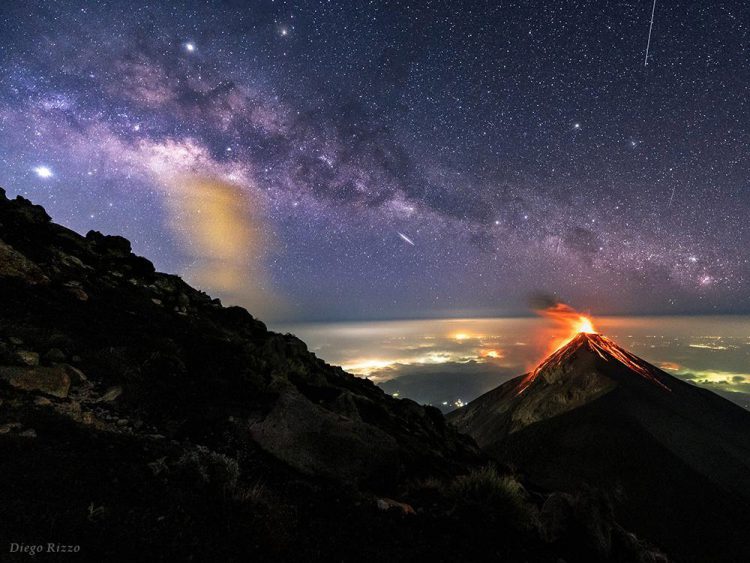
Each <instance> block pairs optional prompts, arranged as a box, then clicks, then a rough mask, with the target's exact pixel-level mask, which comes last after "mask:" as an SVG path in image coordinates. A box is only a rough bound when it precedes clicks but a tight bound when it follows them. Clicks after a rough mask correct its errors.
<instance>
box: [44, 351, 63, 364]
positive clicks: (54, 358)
mask: <svg viewBox="0 0 750 563" xmlns="http://www.w3.org/2000/svg"><path fill="white" fill-rule="evenodd" d="M42 360H44V361H45V362H46V363H48V364H59V363H62V362H64V361H65V360H66V357H65V353H64V352H63V351H62V350H60V349H59V348H50V349H49V350H47V352H45V354H44V355H43V356H42Z"/></svg>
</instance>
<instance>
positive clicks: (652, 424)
mask: <svg viewBox="0 0 750 563" xmlns="http://www.w3.org/2000/svg"><path fill="white" fill-rule="evenodd" d="M542 314H543V315H544V316H547V317H549V318H552V319H554V320H556V321H558V323H559V325H560V328H563V330H562V332H565V330H570V331H571V332H570V334H569V336H568V337H567V338H563V339H562V340H561V341H555V342H554V346H553V351H552V352H551V354H549V355H548V356H547V357H546V358H545V359H544V360H543V361H541V362H540V363H539V364H538V365H537V366H536V367H535V368H534V369H532V370H531V371H530V372H529V373H527V374H524V375H522V376H519V377H516V378H515V379H512V380H510V381H508V382H506V383H504V384H503V385H501V386H499V387H497V388H496V389H493V390H492V391H489V392H488V393H486V394H484V395H482V396H481V397H479V398H477V399H475V400H474V401H472V402H471V403H469V404H468V405H466V406H464V407H462V408H460V409H458V410H457V411H454V412H453V413H451V414H449V415H448V419H449V420H450V421H451V422H452V424H453V425H454V426H456V427H457V428H458V429H459V430H461V431H462V432H466V433H467V434H469V435H471V436H472V437H473V438H474V439H475V440H476V441H477V443H478V444H479V445H480V446H481V447H482V448H483V449H484V450H485V451H486V452H488V453H489V454H490V455H492V456H494V457H496V458H497V459H498V461H502V462H503V463H510V464H512V465H514V466H515V467H517V468H518V469H519V470H520V471H521V472H523V473H524V474H525V475H527V476H529V477H530V479H531V480H532V481H534V482H536V483H537V484H538V485H539V486H541V487H547V488H550V489H556V490H576V489H577V488H579V487H589V486H594V487H597V488H599V489H601V490H603V491H605V492H606V493H607V494H610V495H612V496H613V498H618V499H620V505H619V510H620V514H621V515H622V519H623V524H624V525H625V526H626V527H628V528H629V529H633V530H634V531H636V532H640V533H642V534H643V535H644V537H648V538H651V539H653V540H654V541H655V542H656V543H657V544H658V545H659V546H660V547H664V548H666V549H667V551H668V552H671V553H674V554H676V555H678V557H679V559H680V560H686V561H706V560H718V559H717V558H716V553H715V552H709V551H702V550H706V549H710V547H709V546H716V545H723V546H727V547H726V549H727V550H730V549H731V550H735V551H734V554H735V555H739V554H740V553H741V552H742V550H743V549H745V548H744V543H743V542H742V541H740V538H738V537H734V536H732V532H731V530H732V529H734V528H733V524H734V522H733V519H735V518H740V517H741V515H742V514H746V513H747V512H746V511H747V509H748V506H750V480H748V479H747V475H748V474H749V473H748V472H750V414H749V413H747V412H746V411H745V410H744V409H742V408H740V407H738V406H737V405H735V404H733V403H731V402H729V401H727V400H726V399H723V398H721V397H720V396H718V395H715V394H714V393H711V392H710V391H707V390H705V389H702V388H699V387H696V386H695V385H692V384H690V383H686V382H685V381H682V380H680V379H677V378H676V377H673V376H671V375H669V374H668V373H666V372H664V371H662V370H661V369H659V368H657V367H655V366H653V365H651V364H649V363H648V362H647V361H645V360H643V359H641V358H639V357H637V356H635V355H634V354H632V353H630V352H628V351H627V350H625V349H623V348H622V347H620V346H618V345H617V344H616V343H615V342H613V341H612V340H611V339H609V338H607V337H606V336H603V335H601V334H598V333H597V332H596V331H595V330H594V327H593V323H592V322H591V321H590V319H589V318H588V317H586V316H583V315H580V314H579V313H577V312H575V311H574V310H573V309H571V308H569V307H567V306H565V305H556V306H555V307H554V308H549V309H545V311H544V312H542ZM564 323H567V324H564ZM565 327H567V329H566V328H565ZM580 327H583V329H582V328H580ZM696 506H700V507H701V509H702V510H703V511H705V514H710V515H711V517H710V518H711V521H712V524H711V529H710V530H708V531H707V530H706V528H705V522H704V520H702V519H697V518H694V517H690V516H689V515H693V516H694V515H695V514H696ZM707 536H711V538H710V540H708V541H707ZM686 537H687V538H700V540H698V539H695V541H693V542H692V543H690V541H692V540H689V541H688V542H686V541H685V538H686ZM676 538H680V539H679V540H677V539H676ZM727 553H729V551H728V552H727ZM732 557H734V555H732V556H728V555H727V557H722V559H723V560H729V561H731V560H734V559H732Z"/></svg>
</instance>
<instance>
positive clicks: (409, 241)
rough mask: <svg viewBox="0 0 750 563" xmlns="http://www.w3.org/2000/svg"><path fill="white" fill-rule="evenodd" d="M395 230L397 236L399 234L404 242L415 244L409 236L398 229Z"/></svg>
mask: <svg viewBox="0 0 750 563" xmlns="http://www.w3.org/2000/svg"><path fill="white" fill-rule="evenodd" d="M396 232H397V233H398V236H400V237H401V238H402V239H403V240H404V242H408V243H409V244H410V245H412V246H416V245H415V244H414V241H413V240H411V239H410V238H409V237H407V236H406V235H405V234H404V233H399V232H398V231H396Z"/></svg>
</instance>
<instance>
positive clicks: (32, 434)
mask: <svg viewBox="0 0 750 563" xmlns="http://www.w3.org/2000/svg"><path fill="white" fill-rule="evenodd" d="M18 435H19V436H22V437H23V438H36V430H34V429H33V428H28V429H26V430H24V431H23V432H20V433H19V434H18Z"/></svg>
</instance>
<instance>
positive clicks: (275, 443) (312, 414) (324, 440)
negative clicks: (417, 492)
mask: <svg viewBox="0 0 750 563" xmlns="http://www.w3.org/2000/svg"><path fill="white" fill-rule="evenodd" d="M250 434H251V436H252V438H253V439H254V440H255V441H256V442H257V443H258V444H260V446H261V447H262V448H263V449H265V450H266V451H268V452H269V453H271V454H272V455H274V456H276V457H277V458H279V459H281V460H283V461H285V462H286V463H288V464H289V465H291V466H292V467H294V468H295V469H297V470H299V471H301V472H303V473H306V474H308V475H318V476H324V477H327V478H329V479H333V480H335V481H339V482H344V483H351V484H358V483H370V484H371V483H392V482H393V481H394V480H395V479H396V478H397V474H396V473H397V468H398V467H399V448H398V444H397V443H396V440H394V439H393V437H391V436H389V435H388V434H386V433H385V432H383V431H382V430H380V429H379V428H377V427H375V426H372V425H370V424H366V423H364V422H361V421H357V420H352V419H350V418H346V417H343V416H341V415H338V414H335V413H332V412H330V411H328V410H326V409H324V408H322V407H320V406H319V405H316V404H314V403H312V402H311V401H310V400H308V399H307V398H306V397H304V396H303V395H302V394H301V393H299V392H298V391H297V390H296V389H294V388H293V387H290V388H288V389H286V390H284V391H282V393H281V395H280V396H279V399H278V401H277V402H276V404H275V405H274V407H273V408H272V410H271V411H270V412H269V413H268V415H267V416H266V417H265V418H264V419H263V420H260V421H257V422H254V423H251V424H250Z"/></svg>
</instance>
